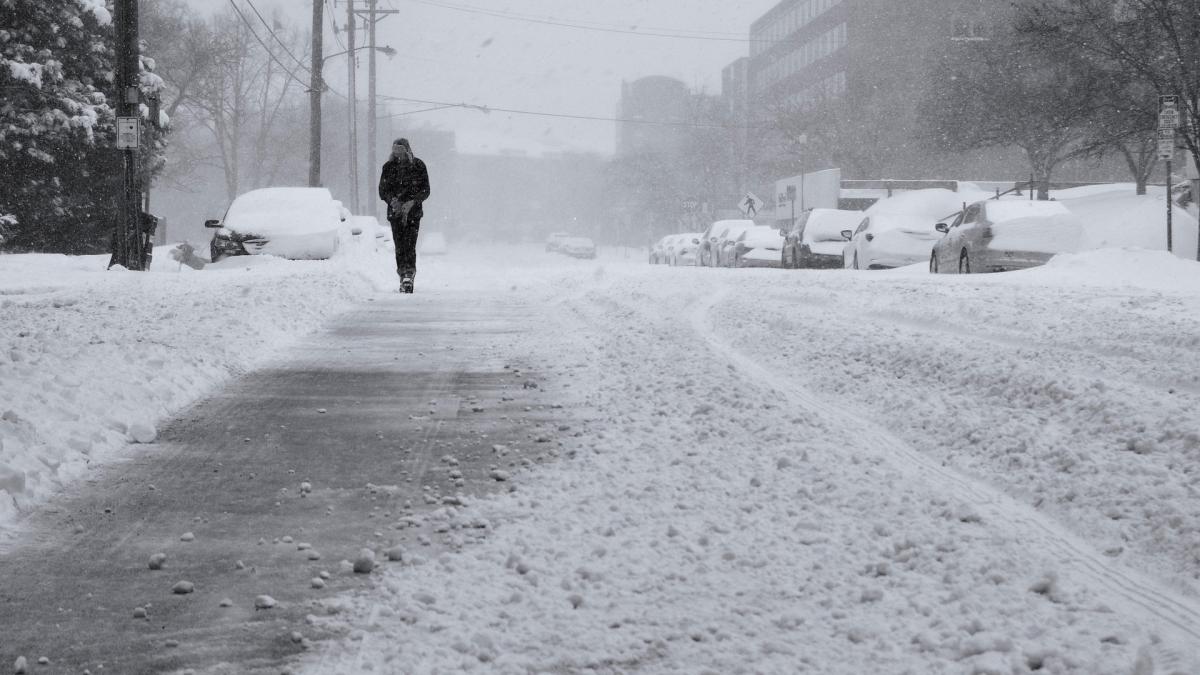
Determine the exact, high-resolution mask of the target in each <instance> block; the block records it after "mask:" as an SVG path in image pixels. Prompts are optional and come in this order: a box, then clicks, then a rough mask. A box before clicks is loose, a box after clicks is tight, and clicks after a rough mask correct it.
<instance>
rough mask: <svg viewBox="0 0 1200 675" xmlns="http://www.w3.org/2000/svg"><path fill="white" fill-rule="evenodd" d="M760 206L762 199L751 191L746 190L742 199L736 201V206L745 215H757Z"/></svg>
mask: <svg viewBox="0 0 1200 675" xmlns="http://www.w3.org/2000/svg"><path fill="white" fill-rule="evenodd" d="M760 206H762V200H761V199H759V198H758V197H755V196H754V193H753V192H747V193H746V196H745V197H742V201H740V202H738V208H739V209H741V211H742V213H743V214H745V215H747V216H751V217H752V216H756V215H758V208H759V207H760Z"/></svg>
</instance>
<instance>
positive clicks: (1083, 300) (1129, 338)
mask: <svg viewBox="0 0 1200 675" xmlns="http://www.w3.org/2000/svg"><path fill="white" fill-rule="evenodd" d="M530 300H531V301H532V302H533V303H534V304H535V305H537V306H539V307H542V308H543V311H544V318H543V319H542V323H543V325H544V326H545V328H544V329H543V330H541V331H539V333H538V336H537V337H533V336H531V337H530V341H531V343H532V344H535V345H536V346H535V347H534V351H535V352H539V353H542V354H544V359H545V362H546V363H547V364H548V367H547V370H549V371H551V372H554V371H557V373H558V379H557V386H560V387H571V388H572V390H573V391H574V393H575V394H577V395H578V394H581V393H583V394H584V395H585V397H586V399H587V401H588V407H589V409H590V410H591V411H592V412H593V413H594V415H595V418H594V419H593V420H592V421H591V422H590V423H588V424H587V425H586V426H585V427H584V428H583V429H582V430H581V431H582V433H581V434H580V435H579V436H577V437H573V438H569V439H566V441H567V443H568V447H569V448H570V450H571V452H570V453H569V454H571V455H573V457H572V458H570V459H567V460H564V461H562V462H561V463H559V464H556V465H553V466H549V467H541V468H539V469H538V470H537V471H535V472H531V473H530V474H528V475H525V476H523V477H521V478H520V479H519V484H520V486H521V489H520V490H519V491H518V492H517V493H515V494H513V495H509V496H505V497H500V498H497V499H489V500H486V501H483V502H480V503H476V504H475V505H473V506H472V507H470V508H469V509H467V514H470V515H479V516H483V517H486V518H488V519H489V520H491V521H492V522H496V523H499V526H498V527H497V529H496V531H495V532H494V533H493V535H492V536H491V537H490V538H489V539H488V540H487V541H486V542H484V543H482V544H479V545H475V546H472V547H468V548H466V549H464V550H463V551H461V552H460V553H459V554H457V555H453V556H442V557H440V558H438V559H437V560H434V561H431V562H429V563H426V564H420V565H415V566H410V567H407V568H404V569H400V570H392V571H390V572H389V573H388V575H387V577H386V579H385V581H384V582H383V584H382V588H381V592H382V593H383V597H382V598H380V597H379V596H378V595H376V596H371V597H368V598H363V599H361V601H360V603H359V604H358V607H359V609H358V610H357V613H353V612H352V613H351V614H350V615H349V617H348V616H347V615H346V614H345V613H344V612H341V613H339V614H337V615H335V616H333V617H331V618H323V619H319V621H320V622H321V623H322V624H323V625H325V626H327V627H333V628H335V629H336V628H339V627H340V628H342V629H346V630H348V631H349V633H348V640H347V641H346V642H345V643H344V644H342V645H338V646H334V647H328V648H324V649H322V650H321V651H320V652H319V653H318V654H317V655H315V656H314V658H313V659H312V660H311V662H310V670H311V671H312V672H322V673H324V672H330V673H332V672H347V671H357V670H365V669H367V668H368V667H369V666H372V665H373V666H374V667H375V668H376V669H381V670H383V671H387V672H391V671H398V672H409V671H412V672H433V671H436V670H438V669H439V668H440V669H445V670H460V669H468V668H472V667H474V668H477V669H480V670H484V671H500V672H527V671H535V672H540V671H563V672H574V671H577V670H599V671H602V672H625V671H631V670H645V671H650V672H705V671H707V672H720V673H724V672H804V671H811V672H822V673H829V672H838V673H864V672H896V673H899V672H912V673H931V672H955V673H957V672H968V673H1013V672H1016V673H1022V672H1074V673H1089V674H1090V673H1113V674H1117V673H1121V674H1126V673H1130V672H1134V668H1135V664H1137V663H1140V664H1141V666H1140V667H1142V668H1146V667H1148V665H1147V664H1149V663H1151V662H1152V663H1153V664H1154V667H1155V670H1143V671H1138V672H1161V673H1170V672H1180V673H1190V672H1198V671H1197V670H1196V668H1197V667H1200V666H1197V663H1198V661H1200V602H1198V601H1197V592H1196V587H1197V586H1196V580H1197V578H1198V576H1200V532H1198V531H1197V523H1198V522H1200V517H1198V516H1200V491H1198V488H1200V473H1198V472H1197V471H1198V469H1197V467H1198V465H1197V462H1196V460H1197V459H1198V458H1200V436H1197V433H1196V431H1197V430H1198V429H1200V412H1198V410H1200V407H1198V405H1197V404H1198V403H1200V381H1198V380H1197V377H1198V375H1200V363H1197V361H1198V358H1200V357H1197V355H1196V354H1195V353H1194V352H1195V347H1196V346H1197V336H1200V269H1197V267H1196V266H1195V265H1194V264H1193V263H1186V262H1181V261H1177V260H1175V259H1171V258H1168V257H1167V256H1165V255H1158V254H1153V253H1142V252H1119V251H1117V252H1108V251H1104V252H1098V253H1093V254H1088V255H1085V256H1079V257H1075V258H1065V259H1063V260H1061V261H1057V262H1056V263H1055V264H1054V265H1053V266H1050V267H1047V268H1044V269H1040V270H1033V271H1029V272H1022V273H1015V274H1009V275H995V276H986V277H972V278H961V279H960V278H945V277H929V276H927V275H924V274H917V273H916V272H915V271H910V270H899V271H896V272H891V273H852V272H845V271H830V272H795V273H788V272H779V271H773V270H763V271H732V270H704V269H670V268H661V267H659V268H651V267H645V266H631V265H627V264H613V263H612V262H611V261H610V262H609V263H607V264H604V263H601V264H599V265H596V266H595V267H594V268H588V267H581V268H579V269H578V270H577V271H574V272H573V273H571V274H566V275H564V276H563V277H562V278H561V279H560V280H558V281H557V282H556V283H554V284H553V285H547V286H546V287H545V288H544V289H543V290H540V291H537V292H535V293H532V294H531V297H530ZM548 386H551V387H553V386H555V382H554V381H553V380H552V381H551V383H550V384H549V385H548ZM581 389H582V391H581ZM467 514H459V516H465V515H467ZM338 607H339V609H344V607H345V606H344V604H339V605H338Z"/></svg>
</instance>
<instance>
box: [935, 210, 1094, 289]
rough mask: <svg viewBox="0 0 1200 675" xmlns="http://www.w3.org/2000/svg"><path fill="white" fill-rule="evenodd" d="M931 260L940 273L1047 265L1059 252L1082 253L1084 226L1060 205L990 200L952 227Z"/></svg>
mask: <svg viewBox="0 0 1200 675" xmlns="http://www.w3.org/2000/svg"><path fill="white" fill-rule="evenodd" d="M935 227H936V228H937V231H938V232H941V233H943V236H942V238H941V239H939V240H938V241H937V243H935V244H934V246H933V251H932V253H931V254H930V256H929V271H930V272H932V273H934V274H937V273H942V274H953V273H958V274H970V273H972V272H1005V271H1009V270H1019V269H1025V268H1028V267H1036V266H1038V265H1044V264H1045V263H1046V261H1048V260H1050V258H1052V257H1054V255H1055V254H1057V253H1071V252H1074V251H1077V250H1079V244H1080V239H1081V238H1082V236H1083V224H1082V223H1081V222H1080V221H1079V220H1078V219H1077V218H1076V217H1075V216H1074V215H1072V214H1071V212H1070V211H1068V210H1067V207H1065V206H1063V205H1062V204H1061V203H1059V202H1049V201H1028V200H1024V199H1016V200H985V201H980V202H976V203H974V204H971V205H970V206H968V207H967V208H966V209H965V210H963V211H961V212H960V213H959V214H958V215H957V216H955V217H954V218H952V219H950V220H949V221H948V222H941V223H937V225H936V226H935Z"/></svg>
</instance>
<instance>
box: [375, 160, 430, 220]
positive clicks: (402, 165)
mask: <svg viewBox="0 0 1200 675" xmlns="http://www.w3.org/2000/svg"><path fill="white" fill-rule="evenodd" d="M379 198H380V199H382V200H383V201H385V202H387V203H388V220H391V219H392V207H391V203H392V200H393V199H397V198H398V199H399V200H400V201H402V202H406V201H408V200H410V199H411V200H414V201H416V203H415V204H413V207H412V210H411V211H409V212H408V217H409V219H410V220H417V221H419V220H420V219H421V216H423V215H425V212H424V211H423V210H422V209H421V202H423V201H425V200H426V199H429V171H428V170H427V169H426V168H425V162H422V161H421V160H420V159H418V158H416V157H413V158H412V160H411V161H407V162H406V161H404V160H403V159H397V158H395V157H392V158H391V159H389V160H388V161H387V162H385V163H384V165H383V172H382V173H381V174H380V176H379Z"/></svg>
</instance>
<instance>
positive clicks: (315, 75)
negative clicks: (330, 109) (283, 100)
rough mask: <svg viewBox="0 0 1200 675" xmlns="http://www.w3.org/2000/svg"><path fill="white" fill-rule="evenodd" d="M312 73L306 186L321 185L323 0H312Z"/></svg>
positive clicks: (309, 99) (309, 88)
mask: <svg viewBox="0 0 1200 675" xmlns="http://www.w3.org/2000/svg"><path fill="white" fill-rule="evenodd" d="M312 6H313V19H312V67H311V68H310V70H311V71H312V75H311V77H310V78H309V82H308V186H309V187H319V186H320V185H321V90H322V89H323V88H324V87H325V83H324V82H322V80H321V66H322V64H323V63H324V62H325V61H324V55H323V54H322V51H323V49H324V47H323V41H324V40H323V36H324V30H323V29H324V18H323V16H322V14H323V10H324V6H325V5H324V2H323V0H312Z"/></svg>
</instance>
